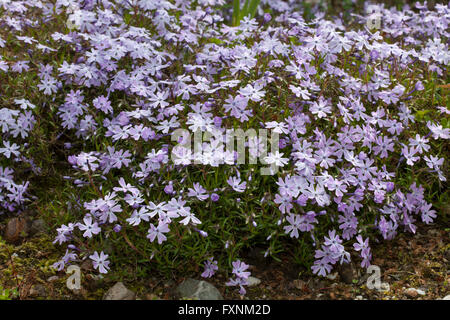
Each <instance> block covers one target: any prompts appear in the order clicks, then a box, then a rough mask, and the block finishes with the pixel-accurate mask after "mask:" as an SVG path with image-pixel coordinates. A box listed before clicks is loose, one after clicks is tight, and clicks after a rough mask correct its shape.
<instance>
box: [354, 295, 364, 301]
mask: <svg viewBox="0 0 450 320" xmlns="http://www.w3.org/2000/svg"><path fill="white" fill-rule="evenodd" d="M362 299H363V296H356V297H355V300H362Z"/></svg>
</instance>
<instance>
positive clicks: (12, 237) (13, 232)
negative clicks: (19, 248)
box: [4, 218, 29, 244]
mask: <svg viewBox="0 0 450 320" xmlns="http://www.w3.org/2000/svg"><path fill="white" fill-rule="evenodd" d="M28 231H29V226H28V223H27V221H26V220H25V219H24V218H12V219H11V220H9V221H8V224H7V225H6V230H5V235H4V238H5V240H6V242H9V243H13V244H16V243H17V242H19V240H20V239H21V237H22V234H23V233H28Z"/></svg>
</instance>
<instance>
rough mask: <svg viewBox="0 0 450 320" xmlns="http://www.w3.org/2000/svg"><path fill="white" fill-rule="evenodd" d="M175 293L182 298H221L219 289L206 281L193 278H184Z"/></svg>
mask: <svg viewBox="0 0 450 320" xmlns="http://www.w3.org/2000/svg"><path fill="white" fill-rule="evenodd" d="M176 294H177V295H179V296H180V297H182V298H191V299H198V300H223V297H222V295H221V294H220V292H219V290H217V288H216V287H214V286H213V285H212V284H210V283H208V282H206V281H203V280H202V281H200V280H195V279H191V278H189V279H186V280H184V281H183V282H182V283H181V284H180V285H179V286H178V287H177V288H176Z"/></svg>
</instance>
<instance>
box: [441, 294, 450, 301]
mask: <svg viewBox="0 0 450 320" xmlns="http://www.w3.org/2000/svg"><path fill="white" fill-rule="evenodd" d="M442 300H450V294H449V295H446V296H445V297H444V298H442Z"/></svg>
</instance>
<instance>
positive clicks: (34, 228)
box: [30, 219, 47, 236]
mask: <svg viewBox="0 0 450 320" xmlns="http://www.w3.org/2000/svg"><path fill="white" fill-rule="evenodd" d="M46 231H47V225H46V224H45V221H44V220H42V219H37V220H34V221H33V222H32V223H31V228H30V234H31V235H32V236H34V235H35V234H40V233H44V232H46Z"/></svg>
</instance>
